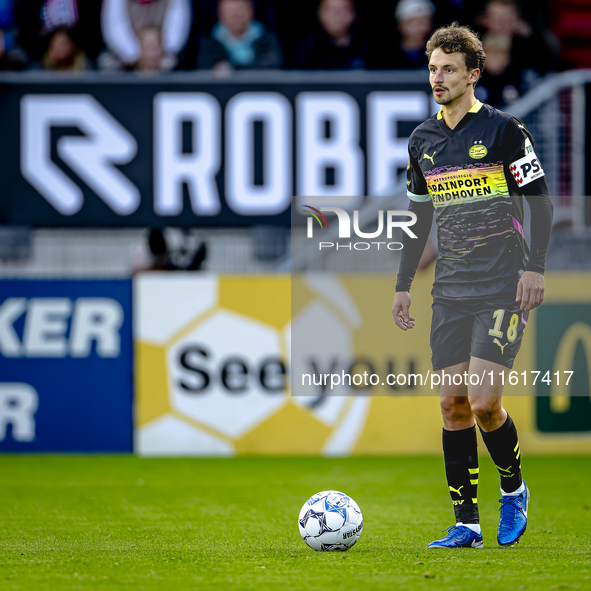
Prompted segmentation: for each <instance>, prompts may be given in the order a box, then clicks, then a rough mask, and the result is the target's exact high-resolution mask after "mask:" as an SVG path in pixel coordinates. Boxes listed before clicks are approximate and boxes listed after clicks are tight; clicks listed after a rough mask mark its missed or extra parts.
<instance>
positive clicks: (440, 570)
mask: <svg viewBox="0 0 591 591" xmlns="http://www.w3.org/2000/svg"><path fill="white" fill-rule="evenodd" d="M523 467H524V476H525V478H526V481H527V483H528V485H529V487H530V489H531V493H532V498H531V503H530V522H529V525H528V530H527V532H526V533H525V535H524V537H523V538H522V540H521V543H520V544H518V545H517V546H515V547H513V548H505V549H503V548H499V547H498V546H497V543H496V527H497V519H498V511H497V508H498V503H497V500H498V497H499V492H498V476H497V475H496V471H495V469H494V466H493V465H492V462H491V461H490V460H489V459H488V458H482V460H481V470H480V488H479V504H480V512H481V520H482V526H483V533H484V544H485V548H484V549H483V550H477V549H465V550H451V551H446V550H427V549H426V545H427V543H428V542H429V541H431V540H432V539H434V538H435V537H439V534H440V533H441V531H442V530H443V529H444V528H445V527H447V526H449V525H451V524H452V522H453V520H452V514H453V513H452V508H451V503H450V500H449V497H448V493H447V490H446V488H447V487H446V484H445V478H444V473H443V461H442V459H441V458H438V457H421V458H412V457H403V458H399V457H393V458H351V459H321V458H280V459H268V458H238V459H226V460H221V459H173V460H169V459H166V460H164V459H162V460H148V459H139V458H135V457H117V456H115V457H113V456H111V457H80V456H78V457H53V456H36V457H34V456H31V457H19V456H3V457H0V483H1V486H0V494H1V497H0V501H1V502H0V532H1V533H0V589H1V590H2V591H12V590H35V591H38V590H51V591H60V590H62V589H72V590H74V589H82V590H101V589H133V590H135V589H138V590H143V589H145V590H154V589H158V590H160V589H163V590H168V589H171V590H173V591H183V590H185V589H196V590H197V589H199V590H200V589H220V590H224V589H256V590H264V589H294V590H296V591H299V590H304V589H322V590H325V589H347V590H348V591H352V590H355V589H358V590H367V589H388V590H391V589H396V590H404V589H413V590H414V589H417V590H423V589H429V590H454V589H471V590H481V589H484V590H486V589H507V590H509V589H510V590H511V591H517V590H532V591H537V590H545V589H552V590H553V589H586V590H588V589H591V578H590V577H591V508H590V506H591V458H590V457H552V458H541V457H529V458H528V457H526V458H525V460H524V466H523ZM329 488H333V489H337V490H342V491H343V492H346V493H347V494H349V495H351V496H352V497H353V498H354V499H355V500H356V501H357V502H358V503H359V505H360V506H361V509H362V511H363V515H364V519H365V528H364V532H363V534H362V536H361V539H360V540H359V542H358V543H357V545H356V546H354V547H353V548H352V549H351V550H349V551H348V552H345V553H316V552H314V551H313V550H311V549H309V548H308V547H307V546H306V545H305V544H304V542H303V541H302V540H301V538H300V536H299V533H298V528H297V523H296V521H297V515H298V512H299V510H300V507H301V506H302V504H303V503H304V501H305V500H306V499H307V498H308V497H309V496H311V495H312V494H313V493H315V492H318V491H320V490H323V489H329Z"/></svg>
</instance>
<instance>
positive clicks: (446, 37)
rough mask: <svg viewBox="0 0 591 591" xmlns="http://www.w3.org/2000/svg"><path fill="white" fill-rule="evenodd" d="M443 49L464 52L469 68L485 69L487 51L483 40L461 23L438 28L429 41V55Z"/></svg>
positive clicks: (449, 51)
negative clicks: (485, 51)
mask: <svg viewBox="0 0 591 591" xmlns="http://www.w3.org/2000/svg"><path fill="white" fill-rule="evenodd" d="M436 49H441V51H443V52H444V53H463V54H464V55H465V56H466V67H467V68H468V69H469V70H472V69H475V68H478V69H479V70H480V72H482V70H483V69H484V61H485V60H486V53H484V47H483V46H482V41H480V39H479V38H478V35H477V34H476V33H475V32H474V31H473V30H472V29H471V28H470V27H464V26H461V25H460V24H459V23H452V24H451V25H449V26H447V27H441V28H440V29H437V30H436V31H435V32H434V33H433V35H431V38H430V39H429V41H427V51H426V52H425V53H426V54H427V57H428V58H429V59H431V54H432V53H433V52H434V51H435V50H436Z"/></svg>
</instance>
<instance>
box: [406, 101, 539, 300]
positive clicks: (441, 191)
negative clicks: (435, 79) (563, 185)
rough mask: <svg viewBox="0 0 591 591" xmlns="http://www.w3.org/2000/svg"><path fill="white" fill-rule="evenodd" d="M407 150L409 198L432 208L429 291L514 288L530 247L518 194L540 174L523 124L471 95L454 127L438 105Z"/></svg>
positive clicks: (479, 292)
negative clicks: (433, 259) (433, 254)
mask: <svg viewBox="0 0 591 591" xmlns="http://www.w3.org/2000/svg"><path fill="white" fill-rule="evenodd" d="M408 148H409V160H408V171H407V173H408V179H407V185H408V187H407V189H408V196H409V197H410V199H412V200H413V201H430V202H431V203H432V204H433V207H434V209H435V213H436V220H437V237H438V246H439V256H438V258H437V264H436V268H435V284H434V286H433V295H435V296H441V297H450V298H455V297H481V296H484V295H491V294H497V293H505V292H514V291H515V289H516V288H517V282H518V280H519V276H520V274H521V272H522V271H523V270H524V269H525V265H526V262H527V257H528V253H529V251H528V246H527V243H526V241H525V237H524V233H523V214H524V211H523V197H522V195H524V194H528V195H529V194H535V192H536V191H537V190H539V188H540V185H541V184H542V183H541V182H536V181H537V179H541V178H542V177H543V176H544V171H543V170H542V166H541V165H540V162H539V160H538V158H537V157H536V154H535V152H534V141H533V139H532V137H531V135H530V134H529V132H528V131H527V129H526V128H525V126H524V124H523V122H522V121H520V120H519V119H517V118H516V117H513V116H511V115H508V114H506V113H503V112H501V111H499V110H497V109H494V108H493V107H490V106H489V105H485V104H483V103H481V102H479V101H477V102H476V103H475V105H474V106H473V107H472V108H471V109H470V111H469V112H468V113H466V115H465V116H464V117H463V118H462V119H461V121H460V122H459V123H458V124H457V126H456V127H455V128H454V129H451V128H449V127H448V126H447V124H446V123H445V121H444V119H443V110H441V111H439V112H438V113H437V114H436V115H434V116H433V117H431V118H430V119H428V120H427V121H425V122H424V123H422V124H421V125H419V126H418V127H417V128H416V129H415V130H414V132H413V133H412V135H411V137H410V141H409V146H408ZM543 181H544V182H543V185H544V186H545V179H543ZM528 185H529V186H528ZM531 191H533V192H531ZM537 194H539V193H537Z"/></svg>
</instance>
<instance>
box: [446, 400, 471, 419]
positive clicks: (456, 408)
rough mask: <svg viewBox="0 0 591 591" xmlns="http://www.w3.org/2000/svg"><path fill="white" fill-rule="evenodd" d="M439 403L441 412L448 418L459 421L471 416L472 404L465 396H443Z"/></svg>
mask: <svg viewBox="0 0 591 591" xmlns="http://www.w3.org/2000/svg"><path fill="white" fill-rule="evenodd" d="M439 404H440V405H441V414H442V415H443V416H444V417H445V418H446V419H447V420H450V421H457V420H462V419H466V418H468V417H470V414H471V411H470V404H469V403H468V399H467V398H466V397H465V396H442V397H441V398H440V402H439Z"/></svg>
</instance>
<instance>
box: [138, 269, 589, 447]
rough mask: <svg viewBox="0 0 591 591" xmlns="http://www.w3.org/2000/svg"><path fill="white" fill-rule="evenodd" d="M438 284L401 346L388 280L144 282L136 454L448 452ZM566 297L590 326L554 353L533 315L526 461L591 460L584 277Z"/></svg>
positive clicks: (574, 326)
mask: <svg viewBox="0 0 591 591" xmlns="http://www.w3.org/2000/svg"><path fill="white" fill-rule="evenodd" d="M432 280H433V279H432V276H431V274H429V273H426V274H421V275H419V276H418V277H417V278H416V280H415V281H416V282H417V286H418V287H417V289H416V290H415V294H416V295H415V296H414V299H413V308H414V312H415V315H416V316H417V319H420V320H421V322H420V323H417V326H416V328H415V330H413V331H412V332H409V333H408V334H405V335H404V337H401V335H400V334H398V333H397V332H396V330H395V326H394V323H393V321H392V320H391V315H390V307H391V303H392V302H391V298H392V290H393V284H392V279H391V277H389V276H384V275H381V276H378V275H336V274H303V275H296V276H293V277H288V276H273V277H264V276H223V275H222V276H220V275H207V274H201V275H195V274H190V273H175V274H173V275H171V274H167V273H143V274H140V275H139V276H137V277H136V278H135V279H134V298H135V310H136V313H135V316H134V317H135V323H134V341H135V350H136V372H135V373H136V384H135V388H136V423H135V447H134V449H135V452H136V453H138V454H139V455H142V456H209V455H222V456H230V455H235V454H253V453H256V454H271V455H275V454H279V455H280V454H323V455H355V454H359V455H363V454H387V453H392V454H405V453H438V452H439V451H440V447H441V417H440V410H439V398H438V397H439V383H440V382H438V380H440V379H445V378H443V377H441V378H440V376H438V375H436V374H433V372H432V371H430V368H431V360H430V354H429V347H428V342H429V322H428V318H429V317H430V298H429V296H428V289H427V288H428V286H430V284H431V283H432ZM561 281H562V278H561V277H560V276H557V275H553V274H551V273H550V274H548V277H547V285H548V287H549V289H550V290H552V291H554V292H557V290H555V289H553V288H554V287H555V286H556V285H557V284H559V283H560V282H561ZM569 284H570V285H571V286H572V290H573V297H575V296H576V297H578V298H583V301H579V302H578V303H576V304H575V302H573V303H572V304H571V303H569V302H563V303H562V304H560V305H563V306H565V307H566V308H569V307H570V306H571V305H573V306H575V308H576V306H579V307H580V306H583V307H584V310H583V312H584V313H583V315H582V316H581V314H580V313H581V309H579V308H576V309H575V308H573V314H579V316H578V317H577V318H578V319H577V320H575V316H574V315H573V316H572V318H571V320H572V321H571V322H570V323H569V325H568V326H562V325H561V327H560V329H559V328H558V326H556V327H551V328H552V330H553V331H554V332H553V333H552V334H555V336H556V339H555V340H554V338H553V340H551V341H549V340H548V339H547V338H545V337H543V336H540V337H537V336H536V335H543V334H545V330H546V328H547V325H546V319H547V317H541V322H540V321H539V320H538V317H537V314H540V313H541V310H542V309H543V306H542V308H540V310H537V311H536V313H535V314H532V315H531V316H530V321H529V323H528V331H530V333H531V334H528V338H526V339H524V344H523V349H522V353H521V355H520V357H519V359H518V361H517V363H516V364H515V366H514V368H513V369H514V371H513V372H511V373H509V374H508V375H507V378H506V379H507V384H506V387H505V395H506V399H505V401H504V404H505V406H506V408H507V409H508V410H509V412H510V413H511V416H512V417H513V418H514V420H515V421H516V423H518V424H519V425H520V441H521V445H522V448H523V450H524V453H588V452H589V450H591V436H590V435H589V431H588V429H586V428H585V425H587V421H588V420H589V418H590V417H591V414H590V412H589V409H588V407H589V378H588V373H587V371H586V369H585V368H586V365H585V363H586V362H587V361H586V359H587V358H586V357H585V355H583V354H582V353H581V348H583V349H582V350H583V351H584V350H585V347H587V342H588V341H587V336H586V335H587V334H588V332H589V330H590V327H591V317H589V311H590V310H591V302H589V301H587V299H588V296H585V295H584V290H585V286H586V278H585V277H584V276H579V277H577V276H571V277H569ZM585 298H587V299H585ZM554 304H559V301H558V300H556V299H555V300H554V302H553V303H552V302H551V303H550V305H554ZM544 305H546V304H544ZM560 330H561V331H563V333H564V334H562V335H559V334H558V332H557V331H560ZM541 360H543V361H541ZM557 363H558V366H556V364H557ZM556 367H558V368H559V369H560V372H559V376H558V377H557V376H556V375H555V374H552V372H553V371H558V369H556ZM571 369H574V372H575V373H574V375H573V376H572V380H571V381H569V382H568V383H567V380H568V372H567V371H566V370H571ZM542 370H543V371H542ZM563 370H564V371H563ZM547 371H548V375H546V372H547ZM540 372H541V374H540ZM536 373H537V374H539V375H538V378H537V379H536ZM485 377H486V376H485ZM548 382H549V383H550V388H551V391H550V397H549V398H548V397H547V396H548V393H547V392H546V391H545V390H544V387H546V385H547V383H548ZM540 384H541V385H542V386H540ZM552 384H554V385H552ZM558 384H561V386H560V387H559V388H558V389H557V386H558ZM540 388H542V389H540ZM577 414H580V415H582V418H581V417H577ZM565 415H567V417H569V418H567V419H565V418H564V416H565ZM397 417H409V420H408V421H407V422H401V421H398V422H397ZM417 417H420V422H421V429H416V418H417ZM395 422H396V424H397V428H396V429H393V428H392V425H393V423H395Z"/></svg>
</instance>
